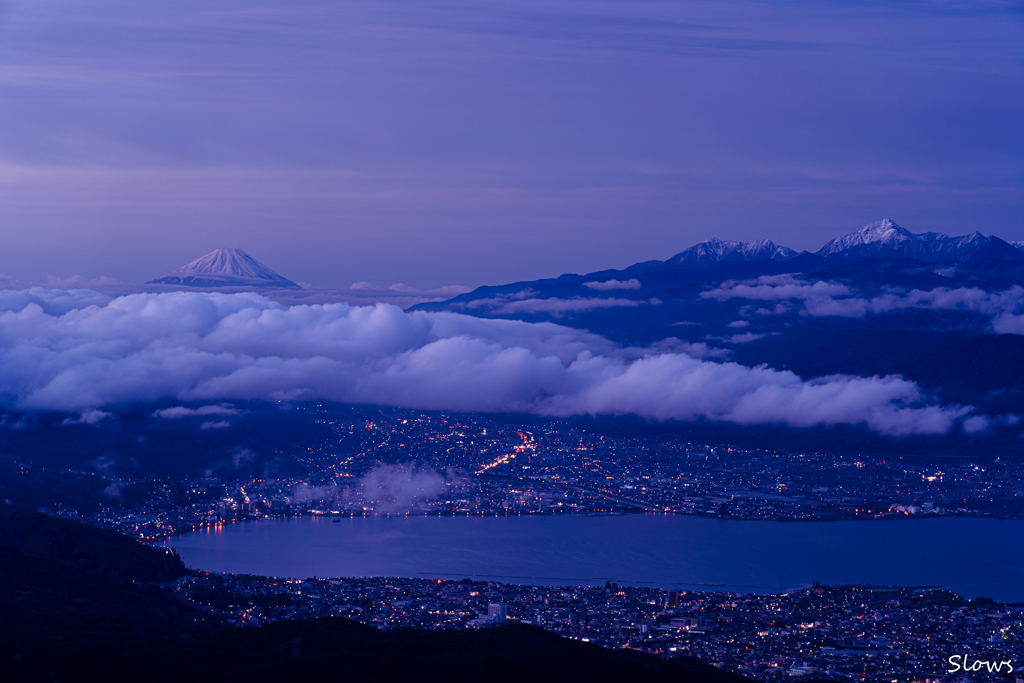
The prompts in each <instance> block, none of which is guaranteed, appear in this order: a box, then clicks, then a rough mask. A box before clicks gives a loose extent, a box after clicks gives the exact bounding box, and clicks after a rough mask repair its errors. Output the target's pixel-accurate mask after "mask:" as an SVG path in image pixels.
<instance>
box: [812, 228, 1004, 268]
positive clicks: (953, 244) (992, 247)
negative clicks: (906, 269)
mask: <svg viewBox="0 0 1024 683" xmlns="http://www.w3.org/2000/svg"><path fill="white" fill-rule="evenodd" d="M818 255H819V256H823V257H825V258H828V259H855V260H864V259H871V258H904V259H917V260H921V261H931V262H938V261H944V260H952V261H960V262H962V263H978V262H981V261H985V260H996V261H1000V260H1002V261H1013V262H1022V263H1024V253H1022V252H1021V251H1020V250H1018V249H1016V248H1014V247H1013V246H1012V245H1010V244H1008V243H1006V242H1004V241H1003V240H1001V239H999V238H998V237H995V236H992V235H990V236H988V237H986V236H985V235H982V234H981V233H980V232H974V233H971V234H970V235H963V236H962V237H950V236H949V235H943V234H942V233H938V232H924V233H918V234H915V233H912V232H910V231H909V230H907V229H906V228H903V227H900V226H899V225H896V223H894V222H893V221H891V220H889V219H888V218H886V219H883V220H881V221H878V222H877V223H871V224H869V225H866V226H864V227H863V228H861V229H860V230H858V231H857V232H851V233H850V234H848V235H843V236H841V237H836V238H835V239H833V240H830V241H829V242H828V243H827V244H825V246H824V247H822V248H821V249H820V250H819V251H818Z"/></svg>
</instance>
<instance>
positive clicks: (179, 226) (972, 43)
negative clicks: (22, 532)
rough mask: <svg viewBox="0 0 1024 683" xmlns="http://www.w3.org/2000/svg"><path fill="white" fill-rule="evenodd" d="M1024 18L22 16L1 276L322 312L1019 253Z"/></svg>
mask: <svg viewBox="0 0 1024 683" xmlns="http://www.w3.org/2000/svg"><path fill="white" fill-rule="evenodd" d="M1022 38H1024V6H1022V5H1021V3H1019V2H984V1H979V2H971V3H955V2H928V3H925V2H910V3H899V4H889V3H873V2H829V3H825V2H810V3H808V2H799V3H798V2H783V3H761V2H749V1H745V0H730V1H727V2H714V3H711V2H706V3H705V2H687V3H677V2H639V3H637V2H607V1H595V2H577V1H568V0H548V1H546V2H529V1H525V2H524V1H517V2H507V1H494V2H478V3H468V2H445V3H441V2H411V1H409V0H384V1H377V2H358V1H356V2H319V3H284V2H280V1H279V0H278V1H276V2H275V1H269V0H204V2H197V1H195V0H182V1H181V2H176V3H172V4H160V3H137V2H127V1H126V0H97V1H96V2H93V3H89V4H82V3H77V2H69V1H68V0H41V1H39V2H33V3H28V2H3V3H0V196H2V198H3V201H2V202H0V225H3V226H4V228H5V229H4V235H5V240H4V242H5V249H4V257H3V259H2V261H0V273H3V274H5V275H7V276H9V277H11V278H14V279H16V280H18V281H20V282H22V283H26V284H28V283H36V282H44V281H45V280H46V276H47V275H57V276H60V277H66V276H69V275H71V274H74V273H78V274H81V275H82V276H83V277H85V278H98V277H100V276H107V277H112V278H116V279H118V280H122V281H124V282H142V281H144V280H148V279H151V278H154V277H158V276H160V275H163V274H164V273H166V272H167V271H170V270H172V269H174V268H177V267H179V266H181V265H182V264H184V263H186V262H188V261H191V260H192V259H194V258H196V257H198V256H201V255H202V254H204V253H206V252H208V251H210V250H212V249H214V248H216V247H221V246H238V247H242V248H244V249H246V250H247V251H248V252H250V253H251V254H253V255H254V256H256V258H258V259H260V260H262V261H264V262H266V263H267V264H268V265H269V266H271V267H272V268H274V269H275V270H277V271H278V272H280V273H281V274H283V275H285V276H286V277H289V278H292V279H295V280H299V281H302V282H306V283H312V284H314V285H317V286H322V287H347V286H348V285H350V284H351V283H353V282H357V281H363V280H371V281H398V280H401V281H404V282H408V283H412V284H415V285H417V286H421V287H435V286H439V285H444V284H452V283H457V284H466V285H479V284H493V283H501V282H508V281H514V280H526V279H532V278H538V277H550V276H554V275H557V274H560V273H563V272H588V271H593V270H598V269H603V268H616V267H624V266H627V265H629V264H631V263H633V262H637V261H642V260H647V259H654V258H658V259H664V258H667V257H668V256H670V255H672V254H673V253H676V252H678V251H680V250H681V249H683V248H685V247H687V246H689V245H690V244H693V243H694V242H697V241H700V240H702V239H706V238H708V237H712V236H715V237H721V238H725V239H740V240H752V239H758V238H762V237H764V238H770V239H772V240H774V241H776V242H777V243H781V244H785V245H787V246H790V247H793V248H796V249H811V250H816V249H818V248H819V247H820V246H821V245H822V244H823V243H824V242H825V241H826V240H827V239H829V238H831V237H834V236H836V235H837V234H840V233H842V232H849V231H852V230H854V229H856V228H859V227H860V226H861V225H863V224H865V223H867V222H869V221H871V220H876V219H878V218H881V217H883V216H891V217H892V218H894V219H895V220H897V222H899V223H900V224H902V225H905V226H906V227H908V228H909V229H911V230H913V231H915V232H923V231H941V232H947V233H950V234H963V233H966V232H970V231H973V230H981V231H983V232H985V233H986V234H988V233H994V234H997V235H999V236H1001V237H1004V238H1006V239H1024V164H1022V159H1024V127H1022V126H1021V125H1020V122H1021V121H1022V120H1024V40H1022Z"/></svg>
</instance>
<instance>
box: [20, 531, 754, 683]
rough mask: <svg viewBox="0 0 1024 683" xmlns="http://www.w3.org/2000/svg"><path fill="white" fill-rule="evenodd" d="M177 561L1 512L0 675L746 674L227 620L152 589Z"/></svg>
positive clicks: (326, 623)
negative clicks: (215, 618)
mask: <svg viewBox="0 0 1024 683" xmlns="http://www.w3.org/2000/svg"><path fill="white" fill-rule="evenodd" d="M186 571H187V570H186V569H185V568H184V566H183V565H182V564H181V561H180V559H178V558H177V557H176V556H173V555H169V554H166V553H163V552H161V551H158V550H155V549H153V548H150V547H148V546H144V545H142V544H140V543H137V542H136V541H134V540H132V539H130V538H127V537H125V536H122V535H120V534H117V533H115V532H112V531H106V530H102V529H94V528H92V527H89V526H86V525H84V524H81V523H79V522H74V521H70V520H61V519H55V518H52V517H48V516H46V515H42V514H39V513H35V512H27V511H18V512H14V513H11V514H8V515H3V516H0V583H2V591H0V680H5V681H7V680H9V681H53V680H56V681H61V682H67V681H91V680H100V679H102V680H105V681H120V680H132V681H186V680H187V681H213V680H217V681H247V682H251V681H320V680H338V679H342V680H346V681H374V682H375V683H385V682H387V681H403V682H404V681H428V682H429V681H439V682H440V681H445V682H451V681H482V680H492V681H513V680H514V681H527V680H528V681H569V680H586V681H641V682H642V681H651V682H656V681H681V682H684V683H741V682H742V681H745V680H747V679H744V678H742V677H740V676H737V675H734V674H730V673H727V672H724V671H721V670H719V669H716V668H715V667H712V666H710V665H707V664H704V663H702V662H700V661H698V660H696V659H692V658H677V659H661V658H658V657H654V656H652V655H648V654H645V653H641V652H634V651H631V650H608V649H605V648H602V647H599V646H597V645H594V644H592V643H586V642H581V641H574V640H569V639H566V638H562V637H560V636H557V635H555V634H552V633H549V632H547V631H545V630H544V629H541V628H539V627H536V626H528V625H524V624H509V625H506V626H501V627H496V628H489V629H481V630H466V631H420V630H414V629H395V630H392V631H388V632H386V633H382V632H381V631H379V630H378V629H376V628H373V627H370V626H364V625H362V624H359V623H358V622H355V621H351V620H349V619H344V618H340V617H336V618H322V619H313V620H306V621H291V622H278V623H273V624H268V625H265V626H261V627H258V628H237V627H225V626H223V625H221V624H219V623H217V622H214V621H212V620H211V619H210V618H209V617H207V616H205V615H203V614H201V613H200V612H198V611H197V610H195V608H193V607H191V606H190V605H188V604H185V603H183V602H181V601H180V600H178V599H176V598H175V597H174V596H173V595H172V594H171V592H170V591H169V590H167V589H165V588H161V587H160V585H159V584H160V583H161V582H166V581H170V580H173V579H175V578H177V577H180V576H182V575H184V574H185V573H186Z"/></svg>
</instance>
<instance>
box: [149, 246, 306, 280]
mask: <svg viewBox="0 0 1024 683" xmlns="http://www.w3.org/2000/svg"><path fill="white" fill-rule="evenodd" d="M146 284H150V285H178V286H182V287H203V288H212V287H244V288H255V289H302V287H300V286H299V285H297V284H295V283H294V282H292V281H291V280H289V279H287V278H285V277H282V276H280V275H278V274H277V273H275V272H274V271H273V270H271V269H270V268H268V267H267V266H265V265H263V264H262V263H260V262H259V261H257V260H256V259H254V258H253V257H252V256H249V255H248V254H247V253H245V252H244V251H242V250H241V249H217V250H215V251H211V252H210V253H209V254H207V255H206V256H203V257H202V258H198V259H196V260H195V261H192V262H191V263H189V264H187V265H184V266H182V267H181V268H179V269H178V270H175V271H173V272H171V273H168V274H167V275H164V276H163V277H161V278H157V279H155V280H150V281H149V282H147V283H146Z"/></svg>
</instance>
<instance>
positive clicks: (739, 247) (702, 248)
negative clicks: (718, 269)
mask: <svg viewBox="0 0 1024 683" xmlns="http://www.w3.org/2000/svg"><path fill="white" fill-rule="evenodd" d="M794 256H796V252H795V251H793V250H792V249H790V248H788V247H782V246H779V245H777V244H775V243H774V242H772V241H771V240H765V239H761V240H757V241H756V242H735V241H732V240H720V239H718V238H717V237H712V238H711V239H709V240H704V241H703V242H701V243H700V244H695V245H693V246H692V247H690V248H689V249H686V250H684V251H681V252H679V253H678V254H676V255H675V256H673V257H672V258H670V259H669V260H667V261H665V262H664V264H663V265H664V266H665V267H669V268H695V267H696V268H700V267H705V266H709V265H711V264H714V263H721V262H723V261H769V260H771V261H785V260H786V259H790V258H793V257H794Z"/></svg>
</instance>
